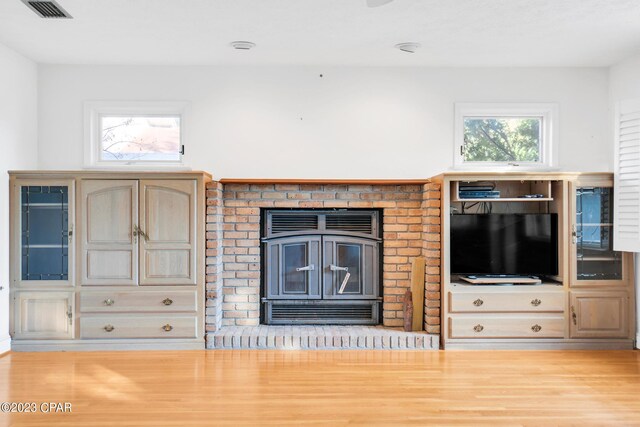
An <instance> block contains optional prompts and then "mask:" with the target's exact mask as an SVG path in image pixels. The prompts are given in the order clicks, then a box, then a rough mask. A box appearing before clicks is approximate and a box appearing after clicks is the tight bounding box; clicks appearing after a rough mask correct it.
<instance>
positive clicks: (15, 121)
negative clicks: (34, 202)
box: [0, 44, 37, 353]
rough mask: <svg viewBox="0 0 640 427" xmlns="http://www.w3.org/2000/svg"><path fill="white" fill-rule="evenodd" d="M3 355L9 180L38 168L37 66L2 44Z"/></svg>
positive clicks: (0, 343)
mask: <svg viewBox="0 0 640 427" xmlns="http://www.w3.org/2000/svg"><path fill="white" fill-rule="evenodd" d="M0 146H1V147H2V153H1V154H0V200H1V201H2V202H1V203H0V286H2V287H4V289H3V290H2V291H0V353H3V352H5V351H7V350H9V348H10V347H9V346H10V340H9V289H8V288H9V205H8V201H9V190H8V189H9V177H8V175H7V170H11V169H34V168H35V167H36V165H37V66H36V64H35V63H33V62H32V61H30V60H28V59H26V58H24V57H23V56H21V55H19V54H17V53H16V52H14V51H12V50H10V49H8V48H7V47H5V46H4V45H2V44H0Z"/></svg>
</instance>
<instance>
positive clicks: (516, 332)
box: [449, 316, 565, 338]
mask: <svg viewBox="0 0 640 427" xmlns="http://www.w3.org/2000/svg"><path fill="white" fill-rule="evenodd" d="M564 325H565V321H564V318H563V317H562V316H529V317H516V316H471V317H469V316H464V317H463V316H451V317H450V318H449V334H450V336H451V338H563V337H564Z"/></svg>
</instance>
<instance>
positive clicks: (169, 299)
mask: <svg viewBox="0 0 640 427" xmlns="http://www.w3.org/2000/svg"><path fill="white" fill-rule="evenodd" d="M162 303H163V304H164V305H171V304H173V300H172V299H171V298H165V299H164V300H163V301H162Z"/></svg>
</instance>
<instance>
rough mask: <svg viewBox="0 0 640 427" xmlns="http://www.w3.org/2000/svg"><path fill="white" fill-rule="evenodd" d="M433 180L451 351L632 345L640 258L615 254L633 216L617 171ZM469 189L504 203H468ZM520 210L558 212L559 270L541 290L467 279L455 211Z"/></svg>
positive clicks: (456, 175) (445, 336) (444, 324)
mask: <svg viewBox="0 0 640 427" xmlns="http://www.w3.org/2000/svg"><path fill="white" fill-rule="evenodd" d="M434 181H437V182H440V183H441V185H442V191H441V194H442V209H441V215H442V217H441V224H442V259H441V277H442V287H441V292H442V296H443V298H442V315H441V337H442V344H443V347H444V348H454V349H455V348H472V349H480V348H483V349H492V348H512V349H515V348H573V349H581V348H589V349H596V348H597V349H630V348H633V346H634V337H635V316H636V313H635V307H636V305H635V295H634V287H633V285H632V284H633V271H634V268H633V258H632V254H629V253H625V252H620V251H616V250H614V237H615V236H614V222H616V216H617V217H620V216H622V218H623V219H624V218H625V215H627V214H628V212H627V211H625V210H618V211H614V209H613V203H614V196H615V192H616V188H614V186H613V175H612V174H610V173H547V172H540V173H520V172H504V173H499V174H497V173H491V172H486V173H479V172H448V173H445V174H442V175H440V176H438V177H434ZM462 184H464V185H466V186H474V185H475V186H484V187H490V188H491V189H492V191H494V192H495V195H496V196H499V197H495V198H479V199H468V198H466V197H463V196H466V195H462V194H461V192H460V190H461V185H462ZM531 194H535V197H527V195H531ZM636 196H637V194H636ZM625 197H632V196H629V194H627V195H626V196H625ZM514 213H515V214H531V213H532V214H555V215H557V218H558V220H557V221H558V227H557V241H558V244H557V248H558V251H557V252H558V269H557V271H558V272H557V274H556V275H553V276H549V277H542V280H543V283H542V284H541V285H534V286H530V285H522V286H519V285H514V286H500V285H498V284H495V285H485V286H479V285H471V284H469V283H467V281H465V280H463V279H464V278H463V277H460V275H464V274H462V273H461V272H460V271H458V272H456V271H455V267H454V265H455V263H454V261H456V260H454V257H455V256H459V255H458V254H457V253H456V252H455V251H453V250H452V238H451V228H452V223H453V221H454V218H453V215H475V214H489V215H492V214H514ZM458 259H459V258H458ZM456 273H459V274H456ZM467 273H475V272H472V271H469V272H467Z"/></svg>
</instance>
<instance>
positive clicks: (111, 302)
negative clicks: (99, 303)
mask: <svg viewBox="0 0 640 427" xmlns="http://www.w3.org/2000/svg"><path fill="white" fill-rule="evenodd" d="M113 304H115V301H114V300H112V299H111V298H107V299H106V300H104V305H106V306H112V305H113Z"/></svg>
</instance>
